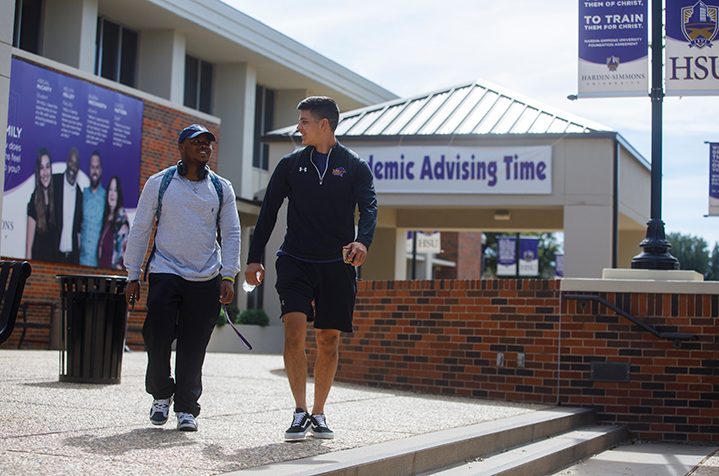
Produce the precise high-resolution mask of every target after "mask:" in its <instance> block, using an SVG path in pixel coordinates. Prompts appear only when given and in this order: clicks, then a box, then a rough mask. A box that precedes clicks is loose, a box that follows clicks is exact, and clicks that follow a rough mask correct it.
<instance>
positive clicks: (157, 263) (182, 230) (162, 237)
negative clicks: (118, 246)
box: [124, 170, 240, 281]
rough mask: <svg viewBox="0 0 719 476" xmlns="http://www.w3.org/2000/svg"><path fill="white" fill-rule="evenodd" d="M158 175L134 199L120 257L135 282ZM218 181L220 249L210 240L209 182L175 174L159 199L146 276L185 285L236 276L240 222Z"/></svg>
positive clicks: (214, 200)
mask: <svg viewBox="0 0 719 476" xmlns="http://www.w3.org/2000/svg"><path fill="white" fill-rule="evenodd" d="M163 174H164V170H163V171H161V172H158V173H156V174H155V175H153V176H151V177H150V178H149V179H147V182H146V183H145V187H144V188H143V190H142V194H140V201H139V202H138V204H137V213H136V215H135V221H134V222H133V224H132V227H131V228H130V235H129V237H128V239H127V248H126V250H125V257H124V260H125V268H126V269H127V279H128V280H134V279H139V278H140V274H141V272H142V270H141V268H142V265H143V260H144V259H145V254H146V252H147V248H148V244H149V241H150V236H151V233H152V228H153V223H154V220H155V211H156V210H157V194H158V191H159V188H160V182H162V176H163ZM220 182H221V183H222V188H223V201H224V203H223V204H222V212H221V216H220V230H221V232H222V249H220V245H219V244H218V243H217V239H216V230H217V222H216V220H217V208H218V206H219V197H218V196H217V191H216V190H215V187H214V186H213V185H212V182H211V180H210V178H209V177H205V179H203V180H200V181H199V182H193V181H191V180H188V179H186V178H184V177H182V176H180V175H179V174H177V172H175V175H174V176H173V177H172V181H171V182H170V184H169V185H168V187H167V189H166V190H165V194H164V195H163V197H162V213H161V215H160V225H159V227H158V230H157V236H156V238H155V245H156V247H157V250H156V251H155V255H154V257H153V258H152V261H151V262H150V263H149V265H148V266H149V267H150V270H149V272H150V273H171V274H176V275H178V276H181V277H182V278H184V279H186V280H188V281H207V280H209V279H212V278H214V277H215V276H217V274H218V273H220V272H221V273H222V276H223V277H224V276H229V277H231V278H234V277H235V276H236V275H237V273H239V271H240V218H239V215H238V214H237V204H236V203H235V191H234V190H233V188H232V184H231V183H230V182H229V181H228V180H226V179H224V178H222V177H220Z"/></svg>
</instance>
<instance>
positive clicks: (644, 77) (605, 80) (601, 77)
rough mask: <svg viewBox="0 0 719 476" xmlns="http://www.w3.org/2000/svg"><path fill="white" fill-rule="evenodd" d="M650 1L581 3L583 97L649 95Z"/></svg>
mask: <svg viewBox="0 0 719 476" xmlns="http://www.w3.org/2000/svg"><path fill="white" fill-rule="evenodd" d="M648 2H649V0H600V1H597V0H579V84H578V96H579V97H615V96H646V94H647V90H648V86H649V81H648V77H649V74H648V68H649V60H648V42H647V36H648V35H647V31H648V27H649V20H648V15H647V3H648Z"/></svg>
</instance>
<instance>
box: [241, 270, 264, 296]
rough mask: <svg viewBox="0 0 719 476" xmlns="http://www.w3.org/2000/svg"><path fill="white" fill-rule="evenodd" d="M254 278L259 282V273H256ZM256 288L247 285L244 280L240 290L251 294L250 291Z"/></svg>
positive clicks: (252, 285)
mask: <svg viewBox="0 0 719 476" xmlns="http://www.w3.org/2000/svg"><path fill="white" fill-rule="evenodd" d="M255 276H256V277H257V281H259V280H260V272H259V271H258V272H257V274H256V275H255ZM256 287H257V286H256V285H254V284H250V283H248V282H247V280H246V279H245V280H244V281H243V282H242V289H243V290H244V291H245V292H246V293H251V292H252V291H254V290H255V288H256Z"/></svg>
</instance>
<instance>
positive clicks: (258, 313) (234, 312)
mask: <svg viewBox="0 0 719 476" xmlns="http://www.w3.org/2000/svg"><path fill="white" fill-rule="evenodd" d="M227 314H228V315H229V317H230V319H232V322H233V323H234V324H249V325H255V326H261V327H265V326H267V325H269V324H270V318H269V317H267V313H266V312H265V311H264V309H245V310H244V311H242V312H240V310H239V309H237V306H234V305H230V306H227ZM225 324H227V319H226V318H225V313H224V312H222V309H220V315H219V316H217V322H216V323H215V325H216V326H217V327H222V326H224V325H225Z"/></svg>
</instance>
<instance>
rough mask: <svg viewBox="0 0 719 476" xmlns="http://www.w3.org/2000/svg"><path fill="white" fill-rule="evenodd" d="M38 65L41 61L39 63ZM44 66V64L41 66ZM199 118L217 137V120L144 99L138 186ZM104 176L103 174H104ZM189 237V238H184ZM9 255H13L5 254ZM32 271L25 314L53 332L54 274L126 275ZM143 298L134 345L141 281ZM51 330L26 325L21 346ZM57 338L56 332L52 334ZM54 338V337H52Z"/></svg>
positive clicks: (58, 268) (171, 157)
mask: <svg viewBox="0 0 719 476" xmlns="http://www.w3.org/2000/svg"><path fill="white" fill-rule="evenodd" d="M41 66H42V65H41ZM43 67H45V66H43ZM195 122H199V123H203V124H205V125H206V126H207V128H208V129H209V130H210V131H211V132H212V133H213V134H215V136H216V137H217V139H218V142H219V140H220V134H219V127H218V126H217V124H213V123H210V122H208V121H206V120H203V119H201V118H198V117H196V116H193V115H191V114H187V113H185V112H183V111H178V110H175V109H172V108H169V107H167V106H164V105H161V104H158V103H155V102H152V101H148V100H144V111H143V120H142V149H141V150H142V156H141V162H140V190H142V187H143V186H144V184H145V181H146V180H147V179H148V178H149V177H150V176H151V175H153V174H155V173H157V172H158V171H160V170H162V169H163V168H165V167H168V166H170V165H173V164H174V163H176V162H177V161H178V160H179V152H178V150H177V135H178V133H179V131H180V130H182V128H184V127H185V126H187V125H189V124H192V123H195ZM218 154H219V146H218V145H215V148H214V152H213V156H212V160H211V162H210V166H211V168H212V169H213V170H216V169H217V167H216V164H217V157H218ZM104 180H107V177H104ZM188 241H189V238H188ZM7 259H13V258H7ZM30 264H31V266H32V275H31V276H30V278H29V279H28V282H27V285H26V288H25V292H24V293H23V299H22V302H21V306H22V305H23V304H28V306H27V311H28V312H27V314H28V322H33V323H37V324H45V325H47V326H48V327H49V324H50V320H51V319H55V320H57V324H56V332H55V333H57V329H59V327H58V325H59V319H60V316H59V313H60V309H61V300H60V287H59V283H58V281H57V279H56V278H55V277H56V276H57V275H62V274H110V275H123V276H124V275H126V273H125V272H124V271H121V270H115V269H99V268H89V267H86V266H73V265H63V264H59V263H47V262H40V261H36V260H31V261H30ZM142 291H143V301H142V302H140V303H138V305H137V306H135V309H136V310H135V311H134V312H131V313H130V317H129V322H128V330H129V334H128V339H127V342H128V344H129V345H130V346H131V347H133V348H136V349H141V348H142V346H143V341H142V335H141V333H140V330H141V328H142V324H143V322H144V319H145V314H146V308H145V306H144V304H145V302H144V297H146V293H147V286H145V285H143V289H142ZM37 303H55V304H56V306H57V307H56V309H57V310H56V312H55V316H54V317H52V316H51V312H50V308H49V307H47V306H40V305H38V304H37ZM18 320H19V321H22V313H19V315H18ZM51 334H52V332H51V330H50V329H49V328H43V327H35V328H28V329H27V331H26V335H25V337H24V339H23V342H22V348H40V349H43V348H47V347H48V346H49V344H50V340H51ZM21 335H22V329H20V328H16V330H15V331H14V332H13V334H12V336H11V337H10V338H9V339H8V341H6V342H5V343H4V344H3V345H2V346H0V348H16V347H17V345H18V342H19V340H20V337H21ZM55 338H56V339H57V336H55ZM56 339H55V340H56Z"/></svg>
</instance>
